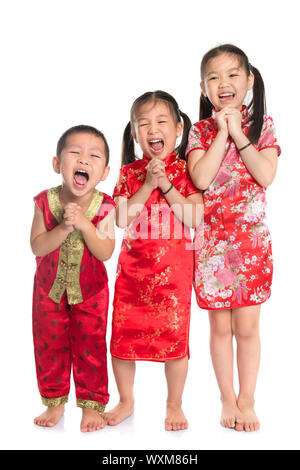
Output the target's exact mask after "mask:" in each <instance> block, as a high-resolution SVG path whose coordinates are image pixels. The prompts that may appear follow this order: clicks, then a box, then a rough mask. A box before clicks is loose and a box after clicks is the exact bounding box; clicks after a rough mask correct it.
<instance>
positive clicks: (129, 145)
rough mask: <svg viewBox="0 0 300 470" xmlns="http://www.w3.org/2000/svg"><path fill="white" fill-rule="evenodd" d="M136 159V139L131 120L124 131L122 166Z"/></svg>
mask: <svg viewBox="0 0 300 470" xmlns="http://www.w3.org/2000/svg"><path fill="white" fill-rule="evenodd" d="M135 160H136V155H135V151H134V139H133V137H132V134H131V123H130V121H129V123H128V124H127V126H126V127H125V130H124V132H123V140H122V155H121V166H124V165H127V164H128V163H132V162H134V161H135Z"/></svg>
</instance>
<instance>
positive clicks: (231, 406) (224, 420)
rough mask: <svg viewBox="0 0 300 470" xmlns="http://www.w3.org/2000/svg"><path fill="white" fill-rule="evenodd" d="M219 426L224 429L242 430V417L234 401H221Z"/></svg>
mask: <svg viewBox="0 0 300 470" xmlns="http://www.w3.org/2000/svg"><path fill="white" fill-rule="evenodd" d="M222 405H223V406H222V413H221V421H220V422H221V425H222V426H223V427H224V428H231V429H233V428H235V429H236V430H237V431H242V430H243V424H242V423H243V416H242V413H241V411H240V410H239V408H238V406H237V403H236V400H234V401H232V400H231V401H226V400H222Z"/></svg>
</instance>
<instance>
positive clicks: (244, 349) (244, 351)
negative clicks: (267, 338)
mask: <svg viewBox="0 0 300 470" xmlns="http://www.w3.org/2000/svg"><path fill="white" fill-rule="evenodd" d="M232 315H233V316H232V326H233V331H234V334H235V337H236V342H237V365H238V372H239V382H240V391H239V396H238V406H239V408H240V410H241V411H242V413H243V418H244V429H245V431H257V429H259V420H258V418H257V416H256V414H255V411H254V392H255V387H256V381H257V374H258V369H259V362H260V338H259V317H260V305H254V306H251V307H244V308H237V309H234V310H233V312H232Z"/></svg>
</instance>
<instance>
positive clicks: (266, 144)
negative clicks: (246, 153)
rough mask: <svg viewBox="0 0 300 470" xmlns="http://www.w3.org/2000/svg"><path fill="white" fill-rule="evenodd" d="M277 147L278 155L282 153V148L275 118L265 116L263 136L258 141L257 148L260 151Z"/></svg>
mask: <svg viewBox="0 0 300 470" xmlns="http://www.w3.org/2000/svg"><path fill="white" fill-rule="evenodd" d="M273 147H276V148H277V154H278V157H279V155H280V154H281V148H280V146H279V144H278V142H277V138H276V133H275V127H274V122H273V119H272V118H271V117H270V116H265V118H264V123H263V128H262V132H261V136H260V138H259V139H258V142H257V149H258V151H259V152H260V151H261V150H263V149H267V148H273Z"/></svg>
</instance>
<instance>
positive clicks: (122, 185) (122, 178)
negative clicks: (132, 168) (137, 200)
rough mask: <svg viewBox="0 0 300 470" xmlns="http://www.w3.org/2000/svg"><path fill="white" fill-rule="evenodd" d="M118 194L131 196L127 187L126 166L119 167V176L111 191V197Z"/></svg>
mask: <svg viewBox="0 0 300 470" xmlns="http://www.w3.org/2000/svg"><path fill="white" fill-rule="evenodd" d="M119 196H121V197H126V198H127V199H129V198H130V197H131V193H130V191H129V188H128V176H127V168H126V166H123V167H122V168H121V169H120V173H119V178H118V181H117V184H116V186H115V189H114V192H113V197H119Z"/></svg>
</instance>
